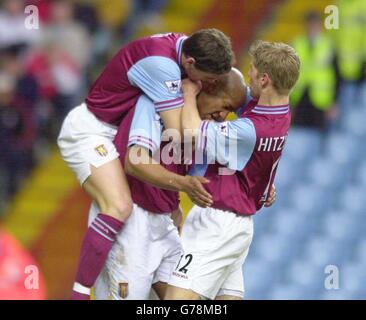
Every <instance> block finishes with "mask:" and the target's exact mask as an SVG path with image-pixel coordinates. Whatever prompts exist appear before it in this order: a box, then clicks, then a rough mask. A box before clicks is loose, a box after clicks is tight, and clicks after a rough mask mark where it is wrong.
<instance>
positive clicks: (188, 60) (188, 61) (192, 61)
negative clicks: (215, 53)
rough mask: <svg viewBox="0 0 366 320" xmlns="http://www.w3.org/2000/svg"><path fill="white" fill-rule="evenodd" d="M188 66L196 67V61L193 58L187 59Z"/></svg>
mask: <svg viewBox="0 0 366 320" xmlns="http://www.w3.org/2000/svg"><path fill="white" fill-rule="evenodd" d="M186 61H187V64H189V65H191V66H194V64H195V63H196V60H195V59H194V58H192V57H187V60H186Z"/></svg>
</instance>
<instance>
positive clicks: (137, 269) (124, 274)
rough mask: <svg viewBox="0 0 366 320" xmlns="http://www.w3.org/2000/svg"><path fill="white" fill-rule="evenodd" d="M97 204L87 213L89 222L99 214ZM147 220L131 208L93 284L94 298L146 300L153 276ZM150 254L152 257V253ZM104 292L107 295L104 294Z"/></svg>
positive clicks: (138, 210)
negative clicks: (121, 230)
mask: <svg viewBox="0 0 366 320" xmlns="http://www.w3.org/2000/svg"><path fill="white" fill-rule="evenodd" d="M99 211H100V210H99V208H98V207H97V205H96V204H94V205H93V208H92V209H91V211H90V214H89V223H91V222H92V221H93V218H94V217H95V216H96V215H97V214H98V212H99ZM149 230H150V227H149V221H148V219H147V217H146V214H145V213H144V212H143V211H142V210H141V209H140V208H138V207H137V206H136V205H134V208H133V210H132V213H131V216H130V217H129V218H128V220H127V222H126V225H125V227H124V229H123V232H121V233H119V234H118V236H117V241H116V242H115V243H114V245H113V247H112V249H111V251H110V253H109V255H108V258H107V261H106V264H105V268H104V269H103V271H102V273H101V275H100V276H99V277H98V279H97V281H96V283H95V298H96V299H106V296H107V297H108V298H109V299H111V300H147V299H148V298H149V295H150V291H151V285H152V280H153V277H154V273H153V272H152V271H151V265H150V264H151V262H152V261H153V259H152V258H151V257H150V256H149V255H148V252H151V251H152V248H151V246H150V245H151V241H150V234H149ZM152 255H155V256H156V254H154V253H153V252H152ZM106 291H107V293H106Z"/></svg>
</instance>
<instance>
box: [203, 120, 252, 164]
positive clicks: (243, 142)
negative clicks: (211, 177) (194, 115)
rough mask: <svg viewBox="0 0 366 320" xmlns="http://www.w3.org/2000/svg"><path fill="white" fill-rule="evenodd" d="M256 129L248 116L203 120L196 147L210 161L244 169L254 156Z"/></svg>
mask: <svg viewBox="0 0 366 320" xmlns="http://www.w3.org/2000/svg"><path fill="white" fill-rule="evenodd" d="M255 143H256V131H255V127H254V124H253V122H252V121H251V120H250V119H248V118H240V119H237V120H235V121H226V122H215V121H202V123H201V126H200V129H199V133H198V139H197V143H196V148H197V149H198V150H199V151H200V152H203V153H204V154H205V155H206V157H207V162H208V163H214V162H216V161H217V162H218V163H220V164H221V165H224V166H226V167H227V168H229V169H231V170H243V169H244V167H245V165H246V164H247V162H248V161H249V159H250V157H251V156H252V153H253V150H254V147H255Z"/></svg>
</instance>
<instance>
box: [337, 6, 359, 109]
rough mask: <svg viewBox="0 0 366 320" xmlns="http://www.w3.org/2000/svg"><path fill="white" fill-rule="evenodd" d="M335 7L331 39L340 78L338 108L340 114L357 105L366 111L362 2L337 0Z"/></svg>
mask: <svg viewBox="0 0 366 320" xmlns="http://www.w3.org/2000/svg"><path fill="white" fill-rule="evenodd" d="M337 5H338V8H339V19H340V27H339V29H338V30H336V31H335V32H334V37H335V43H336V52H337V66H338V70H339V75H340V78H341V87H340V94H339V104H340V107H341V110H342V112H344V111H346V110H347V108H349V107H353V108H354V107H357V106H360V105H361V104H363V105H365V107H366V46H365V43H366V2H365V1H364V0H338V2H337ZM361 88H362V89H361ZM361 90H362V91H363V92H361ZM362 93H363V94H362ZM361 96H363V97H364V99H363V101H362V99H361Z"/></svg>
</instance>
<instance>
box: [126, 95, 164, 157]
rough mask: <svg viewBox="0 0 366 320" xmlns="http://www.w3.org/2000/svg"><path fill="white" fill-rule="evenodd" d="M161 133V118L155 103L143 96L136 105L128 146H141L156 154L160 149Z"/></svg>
mask: <svg viewBox="0 0 366 320" xmlns="http://www.w3.org/2000/svg"><path fill="white" fill-rule="evenodd" d="M161 131H162V126H161V121H160V116H159V115H158V114H157V113H156V111H155V107H154V103H153V102H152V101H151V100H150V99H149V98H148V97H146V96H145V95H142V96H141V97H140V98H139V100H138V101H137V104H136V109H135V113H134V116H133V119H132V123H131V128H130V134H129V138H128V146H129V147H130V146H132V145H139V146H141V147H145V148H147V149H148V150H150V151H151V152H152V153H155V152H156V151H157V150H159V148H160V143H161Z"/></svg>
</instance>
